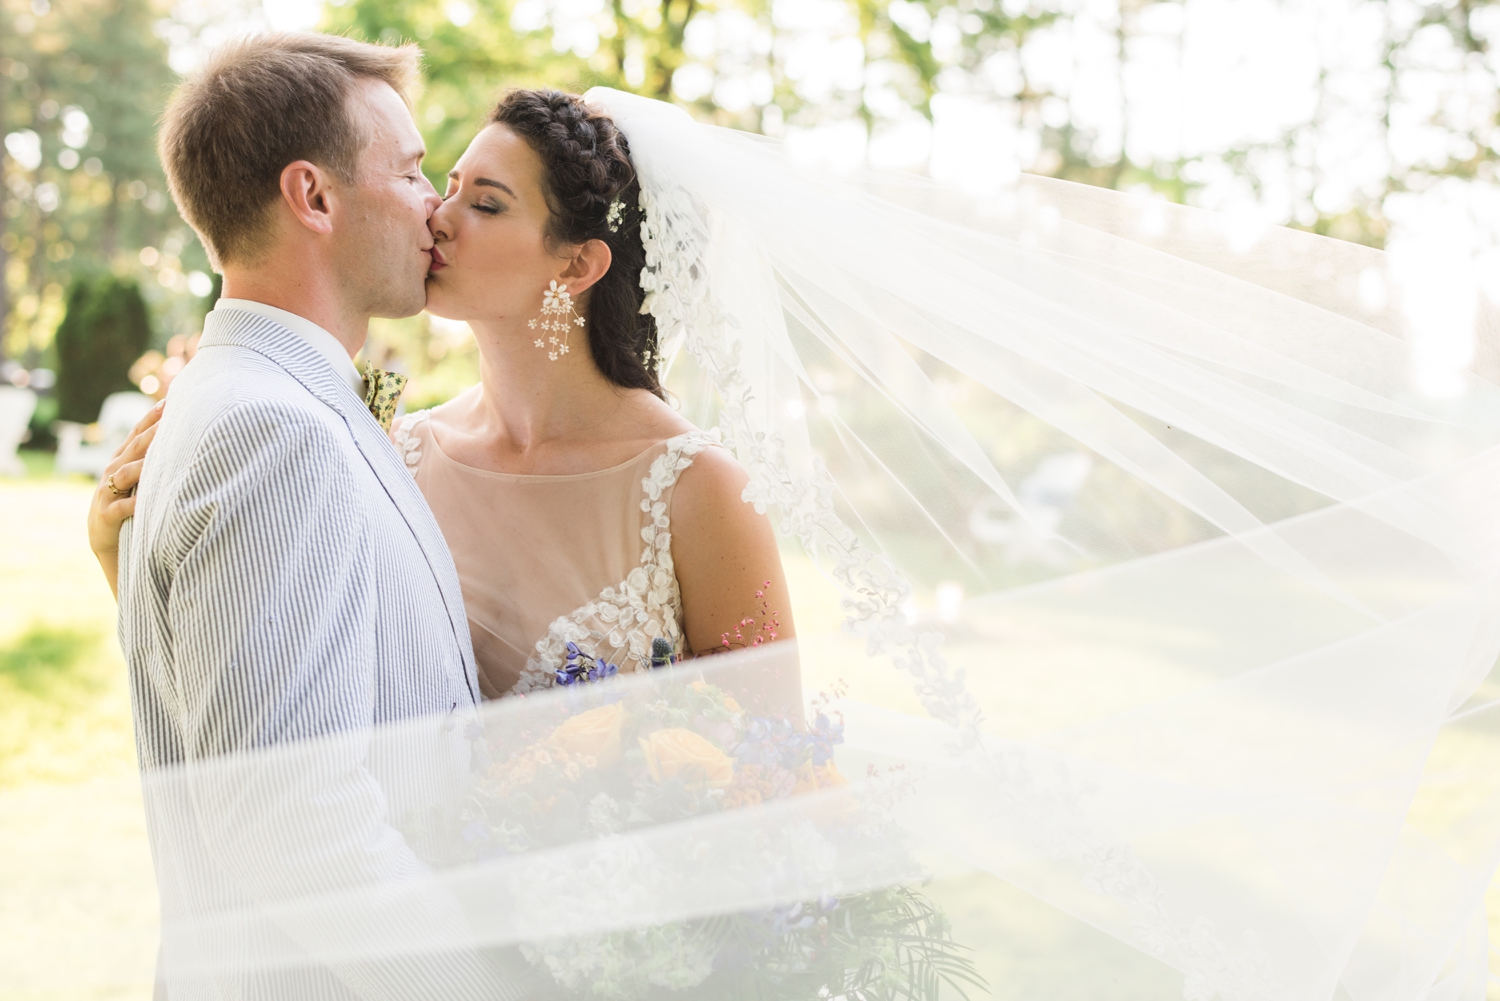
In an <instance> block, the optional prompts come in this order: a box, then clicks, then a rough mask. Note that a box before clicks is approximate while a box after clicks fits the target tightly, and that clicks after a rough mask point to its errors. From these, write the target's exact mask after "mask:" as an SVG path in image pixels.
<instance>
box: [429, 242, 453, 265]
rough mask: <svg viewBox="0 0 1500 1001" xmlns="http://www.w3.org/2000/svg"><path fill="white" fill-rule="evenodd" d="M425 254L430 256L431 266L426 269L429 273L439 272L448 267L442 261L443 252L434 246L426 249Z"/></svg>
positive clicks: (445, 262) (446, 263)
mask: <svg viewBox="0 0 1500 1001" xmlns="http://www.w3.org/2000/svg"><path fill="white" fill-rule="evenodd" d="M427 252H428V253H429V254H431V255H432V266H431V267H430V268H429V269H428V270H429V271H441V270H443V269H444V268H446V267H447V266H448V262H447V261H445V260H443V252H442V251H441V250H439V249H437V247H436V246H432V247H429V248H427Z"/></svg>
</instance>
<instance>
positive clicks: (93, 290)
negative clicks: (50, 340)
mask: <svg viewBox="0 0 1500 1001" xmlns="http://www.w3.org/2000/svg"><path fill="white" fill-rule="evenodd" d="M67 308H68V311H67V313H66V314H65V315H64V317H63V321H62V324H61V325H60V326H59V327H58V328H57V341H56V342H57V361H58V372H57V401H58V417H59V418H60V419H62V420H67V421H79V422H82V423H88V422H91V421H93V420H95V419H96V418H97V417H98V416H99V406H100V404H102V403H103V402H104V398H105V397H106V396H108V395H109V394H110V393H115V392H120V391H122V390H129V389H131V388H132V386H131V384H130V379H129V378H128V377H127V373H128V372H129V371H130V366H131V364H132V363H134V362H135V360H136V359H137V358H139V357H140V356H141V354H142V353H144V352H145V350H146V348H147V346H148V345H149V344H150V342H151V321H150V319H149V317H148V316H147V314H146V301H145V299H143V298H142V297H141V290H140V286H139V285H137V284H136V283H135V282H134V281H133V280H131V279H125V278H116V277H115V276H113V275H103V276H99V277H92V278H89V277H85V278H79V279H77V280H76V281H74V283H73V287H72V288H71V289H70V290H69V292H68V307H67Z"/></svg>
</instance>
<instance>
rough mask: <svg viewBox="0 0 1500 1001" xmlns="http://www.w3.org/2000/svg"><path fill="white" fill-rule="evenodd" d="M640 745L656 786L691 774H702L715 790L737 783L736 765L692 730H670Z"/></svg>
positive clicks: (642, 741)
mask: <svg viewBox="0 0 1500 1001" xmlns="http://www.w3.org/2000/svg"><path fill="white" fill-rule="evenodd" d="M640 742H641V751H642V752H643V753H644V754H645V755H646V768H647V769H648V770H649V771H650V772H651V777H652V778H653V779H655V780H656V781H657V782H665V781H666V780H667V779H670V778H675V777H676V776H678V775H682V774H683V773H684V772H689V771H691V772H701V773H702V775H703V777H704V778H705V779H707V780H708V784H709V785H711V786H713V787H714V788H716V789H722V788H724V787H725V786H727V785H729V783H731V782H733V781H734V762H733V761H732V760H731V759H730V758H729V756H728V755H727V754H725V753H724V752H723V751H721V750H719V749H718V748H717V747H715V746H714V745H713V743H712V742H711V741H708V740H706V739H704V738H703V737H700V736H698V735H697V734H696V733H694V732H693V731H691V730H684V729H683V728H682V727H676V726H674V727H668V728H667V729H665V730H657V731H656V732H654V733H651V734H648V735H646V736H644V737H642V738H640ZM684 777H687V776H684Z"/></svg>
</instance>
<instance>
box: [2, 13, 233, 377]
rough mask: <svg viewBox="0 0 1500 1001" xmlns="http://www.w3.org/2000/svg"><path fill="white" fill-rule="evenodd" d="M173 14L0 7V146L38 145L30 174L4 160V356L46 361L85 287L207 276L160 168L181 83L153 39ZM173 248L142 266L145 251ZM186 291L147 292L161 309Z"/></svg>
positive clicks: (165, 285) (154, 285)
mask: <svg viewBox="0 0 1500 1001" xmlns="http://www.w3.org/2000/svg"><path fill="white" fill-rule="evenodd" d="M38 10H40V11H42V13H40V14H38V13H37V11H38ZM168 12H169V11H168V5H167V4H166V3H165V2H164V0H53V2H52V3H50V4H41V5H36V6H33V5H32V4H30V3H29V2H23V0H0V133H4V134H11V133H32V134H34V135H35V136H36V137H37V141H38V142H39V144H40V154H41V162H40V163H39V164H37V165H35V166H34V167H33V168H30V169H28V165H26V164H23V163H21V162H18V161H17V159H16V158H14V157H5V158H4V166H3V173H4V181H5V190H4V191H3V193H0V195H3V209H4V214H3V217H0V276H3V277H4V279H5V280H4V282H0V316H3V317H4V322H3V324H0V356H10V357H15V358H19V359H21V360H22V361H23V362H24V363H25V364H27V365H28V366H34V365H37V364H42V363H44V362H46V361H47V360H48V358H47V352H48V349H49V346H50V340H51V336H52V333H53V330H54V329H55V327H56V324H57V319H58V317H57V315H56V311H57V309H59V308H60V305H61V303H60V300H61V299H62V296H63V290H64V289H66V288H67V287H68V286H69V285H70V284H71V283H72V280H73V278H74V277H76V276H78V275H80V274H85V273H91V272H96V271H105V270H112V271H114V272H115V273H116V274H120V275H132V274H133V275H139V276H142V277H151V278H153V279H154V278H156V277H157V274H159V273H160V271H161V270H163V269H166V268H169V267H170V268H171V269H172V271H171V272H169V274H168V277H169V278H171V277H172V275H173V274H177V275H180V274H183V273H185V272H187V271H190V270H194V269H202V268H206V267H207V262H206V259H205V258H204V257H203V254H202V251H201V248H199V247H197V246H196V244H195V243H194V241H193V237H192V234H191V232H190V231H189V230H188V229H187V227H186V226H185V224H184V223H183V222H182V220H181V219H179V218H178V216H177V214H176V213H175V212H174V211H173V208H172V203H171V199H170V198H169V197H167V190H166V181H165V178H164V176H163V174H162V171H161V167H160V165H159V164H158V161H157V157H156V120H157V118H158V117H159V116H160V114H161V111H162V109H163V107H164V106H165V104H166V100H167V97H168V96H169V94H170V93H171V89H172V87H173V85H174V83H175V80H176V74H174V73H173V72H172V70H171V68H170V67H169V66H168V64H167V45H166V43H165V42H164V41H163V39H162V37H161V36H160V35H159V34H158V33H157V32H156V30H155V29H156V27H157V25H158V24H159V22H160V21H161V19H162V18H163V17H164V16H165V15H167V14H168ZM80 125H81V126H83V127H82V128H81V129H80V128H77V126H80ZM173 240H175V241H176V246H177V247H178V249H176V250H171V251H168V250H166V249H163V252H162V253H161V254H160V255H159V256H158V258H156V261H155V264H154V266H153V267H151V268H148V267H147V266H145V265H144V264H143V262H142V260H141V258H140V257H139V254H140V251H141V248H143V247H147V246H154V247H163V248H165V245H166V244H167V243H168V242H169V241H173ZM184 290H185V279H181V278H178V279H176V280H175V281H173V282H157V281H152V282H150V283H149V284H148V285H147V286H146V292H147V294H148V295H149V296H150V297H151V298H152V299H153V300H162V301H163V303H164V302H165V300H168V299H170V298H172V297H173V296H174V295H176V294H179V293H180V292H181V291H184Z"/></svg>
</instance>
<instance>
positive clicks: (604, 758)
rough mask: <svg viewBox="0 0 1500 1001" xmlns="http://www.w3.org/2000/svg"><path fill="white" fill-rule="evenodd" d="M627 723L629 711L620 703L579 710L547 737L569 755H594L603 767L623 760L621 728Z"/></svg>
mask: <svg viewBox="0 0 1500 1001" xmlns="http://www.w3.org/2000/svg"><path fill="white" fill-rule="evenodd" d="M624 725H625V710H624V709H623V708H621V706H620V704H619V703H618V702H612V703H610V704H609V705H607V706H600V707H599V708H597V709H590V710H589V711H588V712H586V713H579V714H578V715H577V716H574V717H572V718H571V719H568V720H564V721H563V723H562V725H561V726H559V727H558V728H557V729H556V730H553V731H552V733H551V734H550V735H549V736H548V737H547V743H549V744H551V745H552V746H553V747H556V748H558V749H559V750H563V751H567V752H568V753H569V754H577V755H581V756H584V757H590V758H593V759H594V760H595V761H596V762H598V764H599V767H600V768H608V767H609V766H610V765H613V764H614V763H615V762H617V761H619V760H620V753H621V748H620V731H621V729H622V728H623V727H624Z"/></svg>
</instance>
